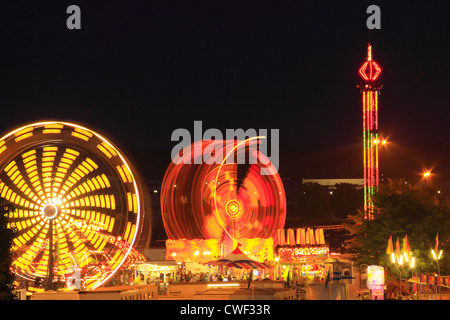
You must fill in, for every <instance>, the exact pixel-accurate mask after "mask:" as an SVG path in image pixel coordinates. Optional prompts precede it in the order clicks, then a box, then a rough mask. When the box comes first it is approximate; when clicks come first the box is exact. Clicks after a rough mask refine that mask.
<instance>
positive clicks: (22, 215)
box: [0, 121, 141, 289]
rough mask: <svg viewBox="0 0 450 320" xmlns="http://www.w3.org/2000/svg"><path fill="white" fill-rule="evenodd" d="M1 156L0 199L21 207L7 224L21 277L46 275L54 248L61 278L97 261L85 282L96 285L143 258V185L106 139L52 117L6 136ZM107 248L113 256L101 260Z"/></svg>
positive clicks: (87, 285) (0, 143)
mask: <svg viewBox="0 0 450 320" xmlns="http://www.w3.org/2000/svg"><path fill="white" fill-rule="evenodd" d="M30 137H32V139H29V138H30ZM99 146H100V147H99ZM0 153H3V154H2V157H1V158H0V196H1V197H4V198H5V199H7V200H8V201H10V202H12V203H13V204H14V205H15V207H16V210H15V211H14V212H12V213H10V215H9V221H8V226H10V227H11V226H14V227H16V229H17V230H18V234H17V236H16V237H15V238H14V239H13V250H14V257H15V258H14V259H15V260H14V262H13V264H12V269H13V271H14V272H15V273H16V275H18V276H21V277H24V278H26V279H31V280H32V279H34V278H35V277H37V276H39V277H43V278H45V277H47V273H48V263H49V262H48V261H49V256H50V252H52V253H53V254H56V255H57V256H58V258H57V259H56V260H55V267H54V270H53V274H54V275H56V274H58V275H60V276H62V277H63V278H64V277H66V276H67V275H68V270H69V268H70V267H71V266H72V267H73V266H74V265H75V266H81V265H82V264H86V263H85V262H82V259H84V260H85V261H87V260H91V259H98V261H97V262H96V264H94V265H93V268H92V270H94V269H95V272H94V271H92V270H91V269H89V270H91V271H89V270H88V271H87V273H86V276H85V278H84V280H83V281H84V282H83V283H84V288H86V289H94V288H96V287H98V286H100V285H101V284H103V283H104V282H106V281H108V279H109V278H111V277H112V276H113V275H114V273H115V272H116V270H118V268H120V267H121V266H122V265H123V264H124V263H125V262H126V261H129V260H130V258H131V260H133V259H134V257H136V256H137V255H138V254H137V252H136V251H135V250H134V249H133V245H134V243H135V241H136V237H137V234H138V232H139V230H140V224H141V199H140V193H139V190H140V186H139V185H138V183H137V181H136V180H135V179H134V172H133V170H132V167H131V166H130V164H128V162H127V160H126V159H125V157H124V156H123V155H122V154H121V153H120V152H119V151H118V149H117V148H115V147H114V146H113V145H112V144H111V143H110V142H109V141H108V140H106V139H105V138H103V137H102V136H100V135H99V134H97V133H95V132H94V131H92V130H90V129H87V128H85V127H82V126H79V125H76V124H71V123H67V122H54V121H47V122H39V123H33V124H30V125H27V126H23V127H21V128H19V129H17V130H14V131H11V132H10V133H8V134H7V135H5V136H4V137H2V138H1V139H0ZM6 159H8V160H6ZM100 164H101V165H100ZM116 168H120V171H119V169H117V170H116ZM123 208H125V211H126V209H127V208H128V209H129V210H130V211H131V212H132V213H134V214H133V215H128V214H127V213H126V212H124V211H123ZM118 217H120V223H116V218H118ZM49 238H52V243H53V246H52V247H50V246H49V244H50V241H49ZM101 252H104V253H106V252H107V253H108V254H107V256H105V255H103V257H104V258H101V257H100V256H102V253H101ZM93 253H95V254H93ZM88 255H89V256H88ZM95 255H96V257H94V256H95ZM83 257H84V258H83ZM113 257H115V258H114V259H113ZM88 258H89V259H88ZM95 266H99V267H95Z"/></svg>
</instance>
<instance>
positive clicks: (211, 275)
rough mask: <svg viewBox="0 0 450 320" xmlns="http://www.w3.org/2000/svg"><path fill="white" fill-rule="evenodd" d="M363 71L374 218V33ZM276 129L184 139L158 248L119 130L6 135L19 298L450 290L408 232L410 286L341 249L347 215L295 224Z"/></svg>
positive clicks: (3, 184)
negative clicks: (274, 145) (266, 147)
mask: <svg viewBox="0 0 450 320" xmlns="http://www.w3.org/2000/svg"><path fill="white" fill-rule="evenodd" d="M359 75H360V76H361V82H360V84H359V86H358V87H359V89H360V93H361V105H362V111H363V112H362V115H363V123H362V133H363V146H364V147H363V150H362V151H363V155H364V157H363V158H364V162H363V167H364V171H363V182H364V183H363V187H362V188H363V191H364V203H363V204H362V205H363V211H364V219H365V220H366V221H369V222H371V221H372V220H373V219H374V215H375V214H376V210H377V208H376V206H375V205H374V196H375V195H376V193H377V192H378V188H379V185H380V177H379V157H378V150H379V147H380V146H381V145H382V144H384V142H383V140H382V139H381V137H379V135H378V108H379V105H378V103H379V102H378V98H379V94H380V90H381V88H382V85H381V82H380V81H379V80H380V77H381V67H380V66H379V65H378V64H377V63H376V62H375V60H374V58H373V56H372V46H371V44H369V45H368V47H367V55H366V58H365V61H364V62H363V65H362V66H361V68H360V69H359ZM266 138H267V137H266V136H255V137H250V138H247V139H228V140H209V139H208V140H199V141H194V142H193V143H191V144H189V145H187V146H185V147H183V148H182V149H181V148H180V150H179V152H178V153H176V154H175V158H174V159H172V162H171V163H170V164H169V166H168V168H167V171H166V173H165V175H164V179H163V181H162V185H161V188H160V191H158V195H159V201H160V202H159V205H160V209H161V214H162V220H163V226H164V230H165V233H166V235H167V239H166V240H165V241H164V243H163V245H162V246H159V247H150V246H149V241H148V239H149V235H150V234H151V231H152V225H151V203H150V196H149V190H148V188H147V187H146V186H145V184H144V183H143V181H142V178H141V177H140V175H139V174H138V172H137V171H136V170H135V168H134V167H133V165H132V163H131V162H130V160H129V159H128V158H127V156H126V155H125V154H124V153H123V152H122V151H121V150H120V149H119V148H118V147H117V146H116V145H115V144H114V143H113V142H112V141H110V140H109V139H108V138H107V137H105V136H103V135H101V134H99V133H98V132H96V131H94V130H92V129H90V128H87V127H85V126H81V125H79V124H76V123H71V122H65V121H46V120H43V121H39V122H34V123H30V124H27V125H24V126H21V127H18V128H13V129H12V130H10V131H9V132H7V133H6V134H5V135H3V137H2V138H1V139H0V153H1V159H0V196H1V197H2V198H4V199H5V200H6V201H7V202H8V203H10V204H12V208H11V210H10V211H9V216H8V219H9V221H8V227H9V228H11V229H14V230H15V234H14V238H13V243H12V251H13V261H12V265H11V272H12V273H13V274H14V276H15V281H14V285H15V291H14V292H15V294H16V297H17V298H18V299H21V300H98V299H103V300H186V299H189V300H384V299H398V300H411V299H414V300H448V299H449V298H450V291H449V289H450V276H445V275H441V274H440V272H439V273H438V274H416V273H414V267H415V264H416V263H417V258H416V257H415V256H414V254H413V252H414V250H413V249H414V248H410V246H409V240H410V239H408V235H406V234H405V235H404V237H397V238H395V237H394V238H392V236H391V237H389V238H387V237H386V239H384V240H383V241H384V242H385V245H386V248H387V249H386V256H387V257H388V258H389V259H390V261H391V263H392V265H394V266H395V268H396V269H397V270H398V281H397V282H396V283H397V285H396V286H389V285H388V283H387V282H386V281H385V280H386V275H387V269H386V268H385V267H383V266H381V265H364V264H358V263H357V262H356V259H355V256H354V255H353V254H351V253H345V252H343V251H342V250H336V248H339V247H340V246H341V243H335V242H336V241H339V240H336V238H333V237H331V236H330V234H331V233H332V232H340V231H343V230H344V227H343V226H342V225H323V226H315V225H312V226H298V227H289V228H286V226H285V222H286V211H287V204H286V202H287V200H286V193H285V188H284V185H283V180H282V178H281V177H280V175H279V173H278V171H277V170H276V168H275V167H274V166H272V163H271V160H270V158H268V157H267V155H266V154H265V153H263V152H261V148H259V146H260V144H261V143H263V141H264V139H266ZM205 155H206V156H205ZM219 155H220V157H219ZM199 157H200V158H199ZM241 157H242V158H241ZM237 159H247V160H246V161H244V163H239V162H238V161H237ZM263 172H264V174H262V173H263ZM267 173H269V174H267ZM155 191H156V190H155ZM409 236H410V237H411V235H409ZM441 236H442V235H441ZM400 242H402V244H400ZM430 249H432V254H433V256H434V259H435V262H436V264H437V266H438V267H439V261H441V259H443V257H445V255H446V254H447V253H446V252H443V250H442V244H441V242H440V241H439V235H438V234H436V244H435V246H434V247H433V248H430Z"/></svg>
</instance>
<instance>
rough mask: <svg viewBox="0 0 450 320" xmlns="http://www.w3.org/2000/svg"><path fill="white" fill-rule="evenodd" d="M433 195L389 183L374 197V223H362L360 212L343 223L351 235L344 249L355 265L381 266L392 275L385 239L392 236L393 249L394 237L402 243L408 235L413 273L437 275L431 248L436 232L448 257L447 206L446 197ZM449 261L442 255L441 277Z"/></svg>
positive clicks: (449, 266)
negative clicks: (350, 253) (413, 266)
mask: <svg viewBox="0 0 450 320" xmlns="http://www.w3.org/2000/svg"><path fill="white" fill-rule="evenodd" d="M436 195H437V193H436V192H430V191H429V190H423V189H422V188H417V187H413V186H411V185H410V184H406V183H405V181H404V180H389V181H388V184H387V185H386V186H383V187H381V189H380V191H379V192H378V193H377V194H376V196H375V200H374V204H375V206H376V210H375V213H374V219H373V220H370V221H368V220H365V219H364V214H363V212H362V211H361V210H360V211H359V212H358V214H357V215H355V216H349V217H348V219H349V222H348V223H345V224H344V227H346V228H347V229H348V230H349V232H350V233H351V239H349V240H348V241H347V243H346V247H347V249H348V250H351V251H352V252H353V253H355V254H356V257H357V261H358V263H361V264H363V263H364V264H368V265H370V264H377V265H383V266H385V267H389V268H391V271H393V272H395V268H394V266H393V264H392V263H391V261H390V257H389V256H388V255H387V254H386V247H387V244H388V239H389V237H390V236H392V239H393V242H394V246H395V242H396V239H397V238H399V241H400V243H402V240H403V239H404V237H405V236H406V235H407V237H408V241H409V244H410V248H411V250H412V255H413V256H414V257H415V259H416V262H417V263H416V267H415V270H416V272H424V273H432V272H437V268H436V262H435V261H434V259H433V257H432V254H431V249H432V248H434V240H435V238H436V234H437V233H439V239H440V248H442V249H443V250H444V253H445V252H447V253H449V254H450V252H449V249H450V241H449V240H450V235H449V234H448V230H450V229H449V227H450V207H449V205H448V203H449V202H448V198H446V199H444V198H443V197H442V195H439V197H440V198H438V197H437V196H436ZM449 260H450V259H449V258H448V254H447V255H446V254H444V259H443V260H441V261H440V262H439V265H440V271H441V274H445V273H448V272H449V271H450V263H449V262H450V261H449Z"/></svg>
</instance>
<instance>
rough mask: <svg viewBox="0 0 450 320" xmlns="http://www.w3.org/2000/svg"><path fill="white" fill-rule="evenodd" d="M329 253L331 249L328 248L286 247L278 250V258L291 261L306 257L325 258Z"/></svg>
mask: <svg viewBox="0 0 450 320" xmlns="http://www.w3.org/2000/svg"><path fill="white" fill-rule="evenodd" d="M329 253H330V248H328V247H293V248H287V247H286V248H279V249H278V256H279V257H280V258H284V259H289V260H294V259H299V258H305V257H323V256H328V255H329Z"/></svg>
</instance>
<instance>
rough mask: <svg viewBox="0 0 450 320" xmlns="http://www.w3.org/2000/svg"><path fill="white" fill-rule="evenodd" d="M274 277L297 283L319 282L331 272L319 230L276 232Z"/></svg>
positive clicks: (325, 247)
mask: <svg viewBox="0 0 450 320" xmlns="http://www.w3.org/2000/svg"><path fill="white" fill-rule="evenodd" d="M275 250H276V255H277V257H276V259H275V261H276V263H275V266H276V269H275V270H276V271H275V273H276V278H277V279H280V280H281V279H283V280H285V281H294V282H298V283H305V282H322V281H324V280H325V277H326V276H327V273H328V272H329V271H330V270H331V265H330V260H327V259H328V258H329V257H330V249H329V247H328V246H327V245H326V244H325V238H324V234H323V229H322V228H317V229H313V228H306V229H305V228H297V229H287V230H285V229H279V230H278V233H277V245H276V248H275Z"/></svg>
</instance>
